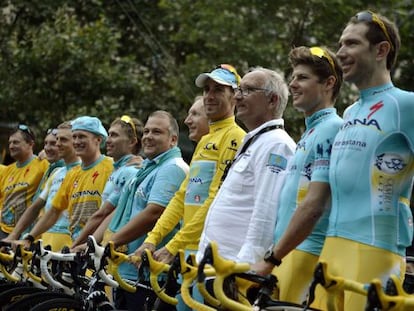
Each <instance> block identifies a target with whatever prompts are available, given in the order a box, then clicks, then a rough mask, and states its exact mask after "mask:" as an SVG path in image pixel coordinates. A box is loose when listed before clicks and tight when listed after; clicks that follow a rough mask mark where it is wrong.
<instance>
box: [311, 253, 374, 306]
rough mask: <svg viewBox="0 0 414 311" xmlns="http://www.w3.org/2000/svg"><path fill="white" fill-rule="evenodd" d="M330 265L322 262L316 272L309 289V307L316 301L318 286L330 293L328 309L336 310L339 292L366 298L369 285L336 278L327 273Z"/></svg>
mask: <svg viewBox="0 0 414 311" xmlns="http://www.w3.org/2000/svg"><path fill="white" fill-rule="evenodd" d="M327 267H328V264H327V262H326V261H320V262H319V263H318V264H317V266H316V268H315V271H314V274H313V281H312V283H311V285H310V287H309V298H308V302H307V305H306V306H307V307H309V306H310V305H311V304H312V302H313V301H314V300H315V289H316V285H318V284H320V285H322V286H323V287H324V288H325V290H326V291H327V292H328V299H327V306H328V309H330V310H331V309H333V310H334V308H335V307H334V305H335V293H337V292H339V291H345V290H348V291H352V292H354V293H357V294H360V295H363V296H366V295H367V290H368V285H367V284H364V283H360V282H357V281H354V280H350V279H345V278H343V277H340V276H334V275H332V274H330V273H329V272H328V271H327Z"/></svg>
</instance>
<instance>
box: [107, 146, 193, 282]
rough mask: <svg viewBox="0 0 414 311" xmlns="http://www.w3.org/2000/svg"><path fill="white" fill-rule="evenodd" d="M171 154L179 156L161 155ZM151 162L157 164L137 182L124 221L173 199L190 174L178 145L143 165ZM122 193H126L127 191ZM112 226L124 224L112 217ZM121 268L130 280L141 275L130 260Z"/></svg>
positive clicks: (135, 242)
mask: <svg viewBox="0 0 414 311" xmlns="http://www.w3.org/2000/svg"><path fill="white" fill-rule="evenodd" d="M172 154H176V156H174V157H170V158H169V159H167V160H163V159H162V158H163V157H164V159H165V157H166V156H171V155H172ZM149 165H154V166H155V168H154V169H153V170H152V171H151V172H150V173H149V174H148V175H147V176H146V177H145V179H144V180H143V181H142V182H141V183H140V184H139V185H138V187H137V189H136V191H135V193H133V202H132V209H131V213H130V215H129V217H127V218H128V219H125V220H124V221H125V223H128V222H129V220H130V219H132V218H134V217H136V216H137V215H139V214H140V213H141V212H143V211H144V210H145V209H146V208H147V206H148V204H156V205H158V206H162V207H166V206H167V205H168V202H170V200H171V198H172V197H173V196H174V193H175V192H176V191H177V190H178V188H179V187H180V185H181V183H182V181H183V180H184V178H185V176H186V175H187V174H188V165H187V163H185V161H184V160H183V158H182V157H181V151H180V150H179V148H177V147H175V148H172V149H170V150H168V151H166V152H164V153H162V154H161V155H158V156H157V157H156V158H154V159H152V160H150V159H145V160H144V162H143V164H142V166H143V168H142V169H146V168H147V167H148V166H149ZM128 187H129V184H128V185H127V186H125V187H124V189H123V190H122V191H123V192H129V189H128ZM122 195H124V193H123V194H122ZM122 208H125V207H123V206H118V207H117V209H116V212H119V211H120V209H122ZM126 216H127V215H126V214H125V213H124V217H126ZM113 219H114V218H113ZM109 229H110V230H111V231H112V232H117V231H119V230H120V229H121V227H118V228H116V227H115V226H114V224H113V222H112V221H111V223H110V225H109ZM175 232H176V231H173V232H172V233H175ZM146 237H147V235H146V234H144V235H142V236H140V237H138V238H137V239H135V240H133V241H131V242H130V243H128V245H127V252H128V253H133V252H134V251H135V250H136V249H137V248H138V247H139V246H141V244H142V242H143V241H144V240H145V238H146ZM171 237H172V234H171V235H170V236H167V237H166V239H165V240H164V243H160V246H163V245H164V244H165V242H166V241H168V240H169V239H170V238H171ZM118 271H119V274H120V275H121V276H122V277H123V278H126V279H129V280H136V279H137V277H138V271H137V269H136V267H135V266H132V265H131V264H122V265H120V267H119V269H118Z"/></svg>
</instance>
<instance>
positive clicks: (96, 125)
mask: <svg viewBox="0 0 414 311" xmlns="http://www.w3.org/2000/svg"><path fill="white" fill-rule="evenodd" d="M71 124H72V132H73V131H77V130H80V131H87V132H90V133H93V134H95V135H98V136H101V137H102V138H103V141H102V145H104V144H105V142H106V139H107V138H108V132H107V131H106V129H105V128H104V126H103V125H102V122H101V120H99V119H98V118H96V117H89V116H82V117H79V118H76V119H75V120H73V121H72V122H71Z"/></svg>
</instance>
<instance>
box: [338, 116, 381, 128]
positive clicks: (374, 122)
mask: <svg viewBox="0 0 414 311" xmlns="http://www.w3.org/2000/svg"><path fill="white" fill-rule="evenodd" d="M354 125H364V126H373V127H376V128H377V130H378V131H381V127H380V126H379V124H378V122H377V120H375V119H372V120H368V119H367V118H364V119H362V120H360V119H354V120H351V121H347V122H346V123H345V124H344V125H342V129H346V128H348V127H351V126H354Z"/></svg>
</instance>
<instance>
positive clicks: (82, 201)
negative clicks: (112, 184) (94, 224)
mask: <svg viewBox="0 0 414 311" xmlns="http://www.w3.org/2000/svg"><path fill="white" fill-rule="evenodd" d="M112 170H113V161H112V159H111V158H109V157H106V156H101V157H100V158H99V159H98V160H97V161H95V162H94V163H93V164H92V165H89V166H88V167H83V166H82V165H81V166H78V167H75V168H74V169H72V170H71V171H70V172H69V173H68V174H67V175H66V178H65V179H64V180H63V182H62V186H61V187H60V189H59V191H58V192H57V193H56V195H55V197H54V199H53V201H52V206H53V207H54V208H56V209H59V210H62V211H63V210H65V209H68V212H69V221H70V226H69V230H70V232H71V235H72V239H75V238H76V237H77V236H78V235H79V232H80V230H81V229H82V228H83V226H84V225H85V223H86V222H87V221H88V219H89V218H90V217H91V216H92V214H93V213H94V212H96V211H97V210H98V209H99V207H100V206H101V204H102V193H103V189H104V187H105V184H106V181H107V180H108V177H109V175H110V174H111V173H112Z"/></svg>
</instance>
